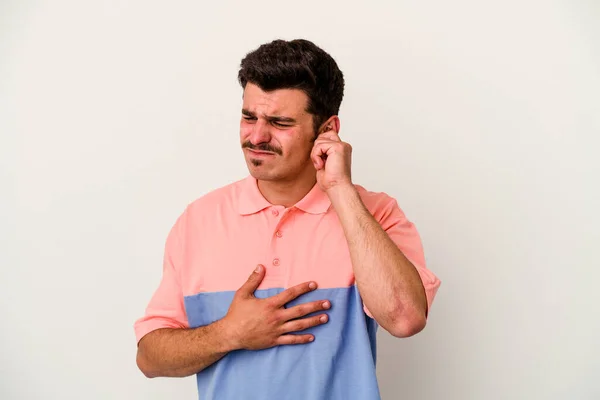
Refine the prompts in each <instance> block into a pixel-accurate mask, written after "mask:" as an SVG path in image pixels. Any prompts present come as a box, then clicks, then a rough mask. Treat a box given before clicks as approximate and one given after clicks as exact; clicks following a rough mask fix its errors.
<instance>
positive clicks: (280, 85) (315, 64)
mask: <svg viewBox="0 0 600 400" xmlns="http://www.w3.org/2000/svg"><path fill="white" fill-rule="evenodd" d="M238 80H239V82H240V85H242V88H246V84H247V83H248V82H250V83H253V84H255V85H257V86H258V87H260V88H261V89H262V90H264V91H266V92H269V91H272V90H276V89H300V90H302V91H304V93H306V95H307V96H308V105H307V109H306V111H307V112H309V113H310V114H312V115H313V127H314V130H315V133H317V131H318V129H319V127H320V126H321V124H322V123H323V122H325V121H326V120H327V119H328V118H329V117H331V116H332V115H337V114H338V113H339V110H340V104H341V103H342V97H343V96H344V75H343V74H342V71H340V69H339V68H338V66H337V64H336V62H335V60H334V59H333V58H332V57H331V56H330V55H329V54H327V53H326V52H325V51H324V50H322V49H321V48H319V47H318V46H316V45H315V44H314V43H312V42H311V41H308V40H305V39H296V40H291V41H285V40H274V41H272V42H270V43H266V44H263V45H261V46H260V47H259V48H257V49H256V50H254V51H252V52H250V53H248V54H247V55H246V57H244V59H243V60H242V62H241V65H240V71H239V74H238Z"/></svg>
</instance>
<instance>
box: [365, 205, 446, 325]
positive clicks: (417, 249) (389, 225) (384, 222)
mask: <svg viewBox="0 0 600 400" xmlns="http://www.w3.org/2000/svg"><path fill="white" fill-rule="evenodd" d="M386 198H387V201H386V203H385V205H383V206H382V207H380V209H379V210H376V212H375V213H373V216H374V217H375V218H376V219H377V220H378V222H379V224H380V225H381V227H382V228H383V230H385V231H386V232H387V234H388V235H389V237H390V238H391V239H392V241H393V242H394V243H396V245H397V246H398V248H399V249H400V251H402V253H403V254H404V256H405V257H406V258H407V259H408V260H409V261H410V262H411V263H412V264H413V265H414V266H415V268H416V270H417V272H418V273H419V276H420V277H421V282H422V283H423V287H424V288H425V295H426V297H427V310H428V311H429V310H430V309H431V305H432V303H433V299H434V298H435V295H436V293H437V290H438V288H439V287H440V284H441V282H440V280H439V279H438V278H437V276H435V275H434V274H433V272H431V271H430V270H428V269H427V267H426V266H425V254H424V252H423V245H422V243H421V238H420V236H419V233H418V231H417V228H416V226H415V225H414V224H413V223H412V222H410V221H409V220H408V219H407V218H406V216H405V215H404V212H403V211H402V210H401V209H400V207H399V206H398V203H397V202H396V200H395V199H393V198H391V197H389V196H386ZM364 309H365V313H366V314H367V315H368V316H370V317H371V318H372V317H373V316H372V314H371V313H370V312H369V310H368V309H367V308H366V307H364Z"/></svg>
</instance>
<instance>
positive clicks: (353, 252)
mask: <svg viewBox="0 0 600 400" xmlns="http://www.w3.org/2000/svg"><path fill="white" fill-rule="evenodd" d="M327 194H328V195H329V198H330V199H331V203H332V205H333V207H334V208H335V210H336V212H337V215H338V217H339V219H340V222H341V224H342V227H343V229H344V233H345V235H346V239H347V241H348V247H349V249H350V256H351V259H352V265H353V268H354V276H355V278H356V284H357V286H358V289H359V292H360V294H361V297H362V298H363V302H364V304H365V306H366V307H367V308H368V309H369V311H370V312H371V314H372V315H373V317H374V318H375V320H376V321H377V322H378V323H379V325H381V326H382V327H383V328H384V329H385V330H387V331H388V332H390V333H391V334H392V335H394V336H397V337H407V336H412V335H414V334H416V333H418V332H420V331H421V330H422V329H423V328H424V327H425V323H426V318H427V299H426V295H425V289H424V286H423V283H422V281H421V277H420V276H419V273H418V272H417V270H416V268H415V267H414V266H413V264H412V263H411V262H410V261H409V260H408V259H407V258H406V257H405V256H404V254H403V253H402V251H400V249H399V248H398V246H397V245H396V243H394V242H393V241H392V239H391V238H390V237H389V235H388V234H387V233H386V232H385V231H384V230H383V228H382V227H381V225H380V224H379V223H378V222H377V221H376V220H375V218H374V217H373V216H372V215H371V213H370V212H369V211H368V210H367V208H366V207H365V205H364V204H363V202H362V200H361V198H360V196H359V194H358V192H357V190H356V188H355V187H354V185H352V184H344V185H336V186H333V187H332V188H330V189H329V190H328V191H327Z"/></svg>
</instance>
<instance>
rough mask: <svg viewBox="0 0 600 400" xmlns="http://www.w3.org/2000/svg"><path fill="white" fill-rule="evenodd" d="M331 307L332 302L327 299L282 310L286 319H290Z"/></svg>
mask: <svg viewBox="0 0 600 400" xmlns="http://www.w3.org/2000/svg"><path fill="white" fill-rule="evenodd" d="M329 307H331V303H329V301H327V300H319V301H313V302H310V303H304V304H298V305H297V306H294V307H290V308H288V309H286V310H284V311H283V312H282V318H283V320H284V321H290V320H292V319H296V318H301V317H304V316H305V315H308V314H312V313H314V312H317V311H322V310H328V309H329Z"/></svg>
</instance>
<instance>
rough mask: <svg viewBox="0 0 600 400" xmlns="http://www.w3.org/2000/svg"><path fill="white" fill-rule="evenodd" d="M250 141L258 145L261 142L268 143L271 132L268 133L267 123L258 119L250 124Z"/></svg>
mask: <svg viewBox="0 0 600 400" xmlns="http://www.w3.org/2000/svg"><path fill="white" fill-rule="evenodd" d="M248 140H250V143H252V144H254V145H258V144H261V143H269V142H270V141H271V134H270V133H269V127H268V125H267V123H266V122H265V121H263V120H261V119H258V120H257V121H256V123H255V124H254V125H253V126H252V131H251V132H250V136H249V137H248Z"/></svg>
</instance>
